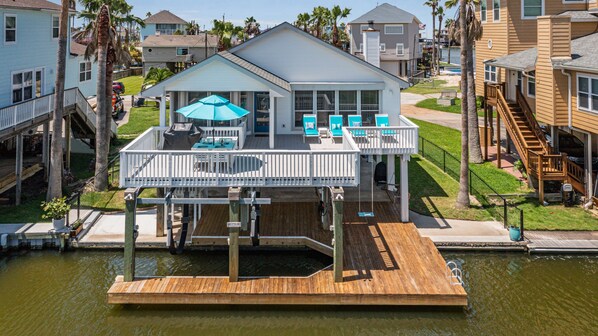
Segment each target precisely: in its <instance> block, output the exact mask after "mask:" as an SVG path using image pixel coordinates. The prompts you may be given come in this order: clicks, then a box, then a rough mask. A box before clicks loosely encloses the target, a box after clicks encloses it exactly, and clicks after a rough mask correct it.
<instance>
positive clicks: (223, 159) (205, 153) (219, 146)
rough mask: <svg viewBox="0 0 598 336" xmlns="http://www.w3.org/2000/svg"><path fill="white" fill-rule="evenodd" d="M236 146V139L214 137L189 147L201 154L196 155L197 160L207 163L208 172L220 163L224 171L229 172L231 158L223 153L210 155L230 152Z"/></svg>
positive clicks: (231, 163)
mask: <svg viewBox="0 0 598 336" xmlns="http://www.w3.org/2000/svg"><path fill="white" fill-rule="evenodd" d="M236 145H237V138H236V137H215V138H211V137H209V138H205V139H202V140H201V141H200V142H197V143H195V144H194V145H193V147H191V150H194V151H197V152H202V153H201V154H199V153H198V155H197V158H198V159H199V160H201V161H204V162H207V163H208V165H209V167H210V171H214V169H215V167H216V166H217V165H219V164H220V163H224V164H225V165H226V171H229V170H230V169H231V168H232V165H233V159H234V158H233V156H232V155H227V154H223V153H217V154H212V153H210V152H211V151H232V150H233V149H235V147H236Z"/></svg>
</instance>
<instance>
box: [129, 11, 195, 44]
mask: <svg viewBox="0 0 598 336" xmlns="http://www.w3.org/2000/svg"><path fill="white" fill-rule="evenodd" d="M143 22H144V23H145V27H143V28H141V31H140V34H141V41H144V40H145V39H146V38H148V36H152V35H174V34H175V33H177V32H179V33H180V34H182V35H184V34H186V31H185V26H186V25H187V21H185V20H183V19H181V18H180V17H178V16H176V15H174V14H172V13H171V12H169V11H167V10H162V11H159V12H158V13H156V14H154V15H151V16H150V17H148V18H146V19H145V20H143Z"/></svg>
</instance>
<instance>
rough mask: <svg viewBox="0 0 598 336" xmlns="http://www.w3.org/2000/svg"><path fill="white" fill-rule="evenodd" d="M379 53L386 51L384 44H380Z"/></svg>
mask: <svg viewBox="0 0 598 336" xmlns="http://www.w3.org/2000/svg"><path fill="white" fill-rule="evenodd" d="M380 51H381V52H385V51H386V43H380Z"/></svg>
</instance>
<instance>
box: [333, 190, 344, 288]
mask: <svg viewBox="0 0 598 336" xmlns="http://www.w3.org/2000/svg"><path fill="white" fill-rule="evenodd" d="M344 199H345V192H344V190H343V188H340V187H338V188H332V223H333V230H334V241H333V254H332V256H333V263H334V265H333V268H334V282H342V281H343V208H344V207H343V202H344Z"/></svg>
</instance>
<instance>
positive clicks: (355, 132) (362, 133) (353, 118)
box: [348, 115, 367, 137]
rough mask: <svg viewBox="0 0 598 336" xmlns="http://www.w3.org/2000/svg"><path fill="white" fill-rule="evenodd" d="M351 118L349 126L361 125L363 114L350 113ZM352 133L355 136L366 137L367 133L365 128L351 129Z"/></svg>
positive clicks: (349, 118)
mask: <svg viewBox="0 0 598 336" xmlns="http://www.w3.org/2000/svg"><path fill="white" fill-rule="evenodd" d="M348 120H349V125H348V126H349V127H361V116H360V115H350V116H349V117H348ZM351 135H353V136H354V137H365V136H366V135H367V134H366V132H365V130H351Z"/></svg>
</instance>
